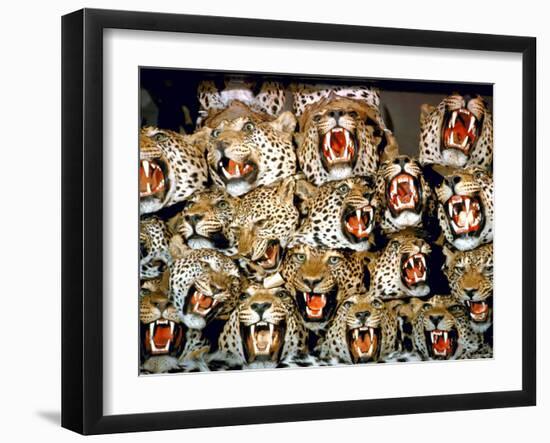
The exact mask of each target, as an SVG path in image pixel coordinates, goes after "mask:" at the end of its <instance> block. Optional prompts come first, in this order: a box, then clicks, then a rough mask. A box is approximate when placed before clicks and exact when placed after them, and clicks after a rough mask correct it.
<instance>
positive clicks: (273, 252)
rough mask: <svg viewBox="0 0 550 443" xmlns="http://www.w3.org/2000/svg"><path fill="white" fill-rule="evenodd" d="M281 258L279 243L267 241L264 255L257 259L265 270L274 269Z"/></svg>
mask: <svg viewBox="0 0 550 443" xmlns="http://www.w3.org/2000/svg"><path fill="white" fill-rule="evenodd" d="M280 259H281V245H280V244H279V242H278V241H272V242H270V243H269V245H268V247H267V249H266V250H265V253H264V255H263V256H262V257H261V258H260V259H259V260H258V261H257V263H258V265H260V266H261V267H262V268H263V269H265V270H266V271H269V270H272V269H275V268H276V267H277V266H278V265H279V261H280Z"/></svg>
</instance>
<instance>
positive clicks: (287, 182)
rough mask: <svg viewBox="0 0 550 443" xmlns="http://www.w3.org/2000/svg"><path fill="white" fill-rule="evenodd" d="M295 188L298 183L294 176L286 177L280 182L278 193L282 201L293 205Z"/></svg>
mask: <svg viewBox="0 0 550 443" xmlns="http://www.w3.org/2000/svg"><path fill="white" fill-rule="evenodd" d="M295 189H296V183H295V181H294V178H293V177H288V178H285V179H284V180H283V181H282V182H281V183H279V189H278V190H277V195H278V197H279V200H280V201H281V203H283V204H290V205H292V204H293V202H294V190H295Z"/></svg>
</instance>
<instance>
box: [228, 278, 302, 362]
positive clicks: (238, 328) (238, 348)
mask: <svg viewBox="0 0 550 443" xmlns="http://www.w3.org/2000/svg"><path fill="white" fill-rule="evenodd" d="M240 298H241V299H240V301H239V304H238V305H237V307H236V308H235V310H234V311H233V312H232V314H231V316H230V318H229V320H228V321H227V323H226V324H225V326H224V328H223V332H222V333H221V335H220V338H219V346H218V347H219V350H220V351H221V352H224V353H226V354H227V355H228V356H230V357H228V358H232V359H233V360H237V361H240V362H241V364H242V365H245V366H247V367H252V368H266V367H276V366H278V365H279V364H280V363H281V362H288V361H290V360H292V358H294V357H297V356H299V355H303V354H305V353H306V352H307V333H306V330H305V328H304V326H303V324H302V322H301V320H300V317H299V315H298V313H297V310H296V306H295V304H294V302H293V301H292V299H291V297H290V296H289V294H288V292H287V291H286V290H284V289H283V288H275V289H264V288H261V287H259V286H254V285H252V286H250V287H248V288H247V290H246V291H245V292H243V293H242V294H241V297H240ZM257 306H262V310H259V308H257ZM259 321H265V322H267V323H271V324H273V325H274V326H275V327H277V326H281V325H284V335H283V340H282V346H281V349H280V352H279V354H278V355H276V356H275V358H274V359H272V360H268V361H257V360H256V361H251V357H250V355H247V352H246V351H245V346H244V344H243V339H244V337H243V335H242V331H243V328H246V327H249V326H250V325H252V324H256V323H257V322H259Z"/></svg>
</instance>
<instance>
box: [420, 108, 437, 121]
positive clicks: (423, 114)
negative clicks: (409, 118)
mask: <svg viewBox="0 0 550 443" xmlns="http://www.w3.org/2000/svg"><path fill="white" fill-rule="evenodd" d="M434 109H435V106H433V105H429V104H427V103H424V104H423V105H422V106H420V126H422V125H424V122H425V120H426V119H427V118H428V116H429V115H430V114H431V113H432V112H433V110H434Z"/></svg>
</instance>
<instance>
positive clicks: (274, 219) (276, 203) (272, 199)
mask: <svg viewBox="0 0 550 443" xmlns="http://www.w3.org/2000/svg"><path fill="white" fill-rule="evenodd" d="M293 199H294V181H293V179H292V178H288V179H285V180H283V181H281V182H278V183H276V184H274V185H272V186H262V187H260V188H256V189H254V190H253V191H251V192H250V193H248V194H246V195H245V196H244V197H242V198H241V201H240V203H239V205H238V207H237V210H236V213H235V218H234V220H233V223H232V224H231V226H230V229H232V231H233V233H234V235H235V238H236V239H237V254H238V257H239V259H240V260H241V262H242V264H243V266H244V267H246V268H247V269H248V270H249V271H250V273H251V275H254V276H255V277H258V278H263V277H265V276H266V275H269V274H273V273H275V272H277V270H278V269H279V266H280V264H281V261H282V259H283V256H284V249H285V248H286V246H287V244H288V242H289V240H290V237H291V235H292V234H293V233H294V231H295V229H296V226H297V224H298V219H299V214H298V210H297V209H296V208H295V206H294V203H293V201H294V200H293Z"/></svg>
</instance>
